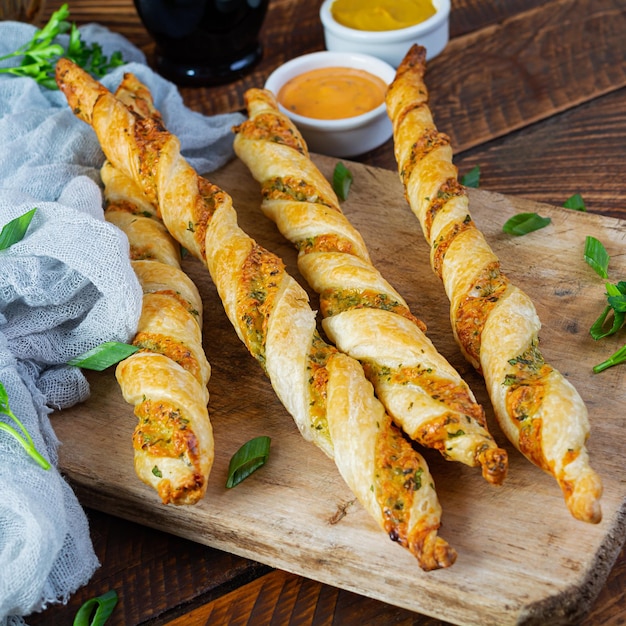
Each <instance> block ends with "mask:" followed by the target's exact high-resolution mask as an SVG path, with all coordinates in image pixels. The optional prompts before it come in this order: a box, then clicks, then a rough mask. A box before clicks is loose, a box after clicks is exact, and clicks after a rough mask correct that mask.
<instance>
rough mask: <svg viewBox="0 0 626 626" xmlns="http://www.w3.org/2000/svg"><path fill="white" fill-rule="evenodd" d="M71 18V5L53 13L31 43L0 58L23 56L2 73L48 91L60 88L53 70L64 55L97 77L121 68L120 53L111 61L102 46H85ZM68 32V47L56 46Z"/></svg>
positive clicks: (4, 59)
mask: <svg viewBox="0 0 626 626" xmlns="http://www.w3.org/2000/svg"><path fill="white" fill-rule="evenodd" d="M69 16H70V11H69V8H68V5H67V4H64V5H62V6H61V8H60V9H59V10H58V11H55V12H54V13H53V14H52V16H51V17H50V20H49V21H48V23H47V24H46V25H45V26H44V27H43V28H42V29H41V30H38V31H36V32H35V34H34V35H33V38H32V39H31V40H30V41H29V42H27V43H26V44H24V45H23V46H20V47H19V48H18V49H17V50H15V51H13V52H10V53H9V54H6V55H5V56H3V57H0V61H6V60H7V59H12V58H17V57H22V61H21V63H20V64H19V65H18V66H17V67H3V68H0V73H4V74H13V75H15V76H25V77H29V78H32V79H34V80H35V81H37V83H39V84H40V85H42V86H43V87H46V88H47V89H58V86H57V84H56V80H55V78H54V70H55V66H56V62H57V61H58V60H59V58H60V57H62V56H67V57H68V58H69V59H71V60H72V61H74V62H75V63H76V64H77V65H79V66H80V67H82V68H83V69H84V70H86V71H87V72H89V73H91V74H92V75H93V76H95V77H96V78H101V77H102V76H104V74H106V72H108V71H109V70H111V69H113V68H115V67H118V66H119V65H122V63H123V62H124V60H123V59H122V55H121V53H120V52H114V53H113V54H112V55H111V58H107V57H106V56H105V55H104V54H102V47H101V46H100V45H99V44H97V43H94V44H92V45H91V46H90V45H88V44H86V43H85V42H84V41H83V40H82V39H81V37H80V34H79V32H78V28H77V27H76V24H73V23H72V24H70V23H69V22H68V21H67V20H68V18H69ZM68 31H69V43H68V45H67V48H64V47H63V46H62V45H61V44H59V43H55V39H56V38H57V37H58V36H59V35H64V34H66V33H68Z"/></svg>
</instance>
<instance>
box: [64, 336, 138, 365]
mask: <svg viewBox="0 0 626 626" xmlns="http://www.w3.org/2000/svg"><path fill="white" fill-rule="evenodd" d="M137 350H139V348H138V347H137V346H131V345H130V344H128V343H121V342H119V341H105V342H104V343H101V344H100V345H99V346H96V347H95V348H92V349H91V350H87V352H84V353H83V354H81V355H79V356H77V357H74V358H73V359H71V360H70V361H68V365H74V366H76V367H82V368H83V369H88V370H95V371H97V372H101V371H102V370H105V369H106V368H107V367H111V365H115V364H116V363H119V362H120V361H123V360H124V359H125V358H127V357H129V356H130V355H131V354H134V353H135V352H137Z"/></svg>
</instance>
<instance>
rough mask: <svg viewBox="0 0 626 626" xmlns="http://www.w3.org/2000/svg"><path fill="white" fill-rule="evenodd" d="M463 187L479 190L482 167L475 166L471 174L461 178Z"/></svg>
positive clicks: (468, 173)
mask: <svg viewBox="0 0 626 626" xmlns="http://www.w3.org/2000/svg"><path fill="white" fill-rule="evenodd" d="M461 185H463V186H464V187H473V188H474V189H478V186H479V185H480V165H475V166H474V167H473V168H472V169H471V170H470V171H469V172H467V173H466V174H464V175H463V176H461Z"/></svg>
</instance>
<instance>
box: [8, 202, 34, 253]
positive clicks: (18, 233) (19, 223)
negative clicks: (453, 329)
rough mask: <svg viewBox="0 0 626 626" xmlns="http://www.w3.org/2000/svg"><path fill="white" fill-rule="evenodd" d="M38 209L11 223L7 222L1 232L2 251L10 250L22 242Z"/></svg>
mask: <svg viewBox="0 0 626 626" xmlns="http://www.w3.org/2000/svg"><path fill="white" fill-rule="evenodd" d="M36 210H37V208H36V207H35V208H34V209H31V210H30V211H28V212H26V213H24V215H20V216H19V217H16V218H15V219H12V220H11V221H10V222H7V223H6V224H5V225H4V226H3V227H2V230H0V250H6V249H7V248H10V247H11V246H12V245H13V244H14V243H17V242H18V241H22V239H24V235H25V234H26V231H27V230H28V227H29V226H30V223H31V222H32V220H33V217H34V215H35V211H36Z"/></svg>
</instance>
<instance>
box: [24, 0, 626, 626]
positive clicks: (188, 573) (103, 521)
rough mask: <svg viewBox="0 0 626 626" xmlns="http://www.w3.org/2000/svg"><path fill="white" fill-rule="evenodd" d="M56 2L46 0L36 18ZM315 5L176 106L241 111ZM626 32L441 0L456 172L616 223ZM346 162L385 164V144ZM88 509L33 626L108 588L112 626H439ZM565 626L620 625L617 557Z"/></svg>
mask: <svg viewBox="0 0 626 626" xmlns="http://www.w3.org/2000/svg"><path fill="white" fill-rule="evenodd" d="M60 4H61V2H60V1H57V0H54V1H53V0H49V1H48V3H47V6H46V10H45V13H44V16H43V19H47V17H48V16H49V15H50V13H51V12H52V11H53V10H55V9H56V8H58V7H59V6H60ZM320 4H321V1H320V0H271V1H270V11H269V14H268V17H267V20H266V22H265V25H264V28H263V31H262V40H263V44H264V47H265V56H264V59H263V60H262V61H261V63H260V64H259V65H258V66H257V67H256V69H255V70H254V71H253V73H252V74H250V75H249V76H247V77H246V78H244V79H242V80H240V81H238V82H236V83H233V84H229V85H225V86H223V87H214V88H210V89H209V88H207V89H192V88H184V89H181V92H182V94H183V97H184V99H185V102H186V103H187V104H188V105H189V106H190V107H191V108H194V109H196V110H199V111H201V112H203V113H206V114H214V113H219V112H225V111H233V110H240V109H242V106H243V97H242V96H243V93H244V91H245V90H246V89H247V88H249V87H252V86H262V85H263V83H264V80H265V78H266V77H267V75H268V74H269V73H270V72H271V71H272V70H273V69H274V68H275V67H276V66H277V65H279V64H280V63H282V62H284V61H285V60H287V59H289V58H291V57H293V56H297V55H298V54H302V53H306V52H313V51H316V50H321V49H323V34H322V28H321V25H320V23H319V19H318V10H319V5H320ZM70 11H71V17H72V19H73V20H75V21H76V22H77V23H78V24H83V23H86V22H91V21H98V22H100V23H103V24H106V25H107V26H109V27H110V28H111V29H113V30H116V31H118V32H120V33H122V34H124V35H125V36H127V37H128V38H129V39H130V40H131V41H133V42H134V43H136V44H137V45H138V46H140V47H141V48H142V49H144V50H145V51H146V53H147V55H148V58H149V59H150V58H151V54H152V49H153V48H152V43H151V41H150V39H149V37H148V36H147V34H146V32H145V31H144V29H143V28H142V26H141V24H140V22H139V19H138V17H137V14H136V12H135V9H134V6H133V4H132V1H131V0H108V1H107V2H106V3H103V2H99V1H96V0H73V1H71V2H70ZM625 35H626V0H551V1H546V0H489V1H488V0H453V1H452V13H451V41H450V44H449V45H448V47H447V49H446V50H445V51H444V52H443V54H441V56H439V57H438V58H436V59H434V60H433V61H432V62H431V63H430V65H429V74H428V84H429V88H430V91H431V105H432V108H433V111H434V114H435V119H436V121H437V125H438V127H439V128H440V129H441V130H443V131H445V132H446V133H448V134H450V135H451V137H452V144H453V146H454V148H455V154H456V156H455V162H456V164H457V166H458V168H459V170H460V172H461V174H462V173H464V172H466V171H468V170H470V169H471V168H472V167H474V166H475V165H479V166H480V170H481V180H480V184H481V187H482V188H484V189H487V190H492V191H497V192H501V193H504V194H511V195H518V196H523V197H526V198H530V199H532V200H536V201H540V202H547V203H551V204H556V205H561V204H562V203H563V202H564V201H565V200H566V199H567V198H568V197H569V196H571V195H573V194H575V193H580V194H581V195H582V196H583V198H584V200H585V203H586V205H587V209H588V210H589V211H591V212H596V213H600V214H603V215H610V216H614V217H619V218H622V219H626V183H625V182H624V181H625V179H626V115H625V113H626V36H625ZM356 160H358V161H361V162H363V163H366V164H370V165H375V166H378V167H383V168H388V169H395V167H396V165H395V161H394V157H393V152H392V146H391V143H390V142H388V143H387V144H385V145H383V146H381V147H380V148H378V149H376V150H374V151H372V152H370V153H368V154H365V155H362V156H361V157H360V158H358V159H356ZM622 278H624V277H622ZM616 393H622V394H623V393H624V390H616ZM625 457H626V453H625ZM87 513H88V516H89V519H90V523H91V533H92V538H93V541H94V544H95V549H96V552H97V554H98V556H99V558H100V560H101V563H102V567H101V568H100V569H99V570H98V571H97V572H96V574H95V575H94V577H93V579H92V580H91V582H90V583H89V584H88V585H87V586H85V587H84V588H82V589H80V590H78V591H77V592H76V593H75V594H74V595H73V596H72V597H71V599H70V601H69V603H68V604H67V606H57V607H51V608H49V609H48V610H47V611H45V612H44V613H42V614H38V615H33V616H31V617H30V618H29V619H28V622H29V624H31V625H33V626H36V625H42V624H55V625H57V624H59V625H63V624H71V623H72V620H73V616H74V615H75V613H76V611H77V609H78V608H79V607H80V605H81V604H82V603H83V602H85V601H86V600H87V599H89V598H91V597H93V596H97V595H100V594H102V593H104V592H106V591H108V590H110V589H115V590H116V591H117V592H118V594H119V598H120V599H119V604H118V606H117V607H116V610H115V612H114V614H113V615H112V617H111V618H110V621H109V622H108V623H109V624H111V625H112V626H113V625H124V626H129V625H133V624H150V625H157V624H170V625H174V624H177V625H182V624H215V625H221V624H251V625H255V626H256V625H262V624H276V625H286V624H289V625H291V626H296V625H301V624H311V625H322V624H324V625H326V624H336V625H341V626H351V625H353V626H362V625H363V624H368V625H371V624H380V625H387V624H402V625H408V624H412V625H414V626H417V625H419V626H427V625H429V626H434V625H435V624H437V625H441V624H444V622H441V621H439V620H434V619H432V618H429V617H426V616H421V615H418V614H414V613H410V612H408V611H406V610H403V609H399V608H396V607H393V606H390V605H387V604H384V603H382V602H379V601H375V600H371V599H368V598H364V597H361V596H357V595H355V594H353V593H349V592H346V591H342V590H339V589H335V588H333V587H329V586H327V585H323V584H320V583H317V582H314V581H311V580H307V579H305V578H301V577H298V576H294V575H291V574H289V573H285V572H282V571H277V570H272V569H270V568H268V567H266V566H264V565H261V564H258V563H255V562H252V561H249V560H247V559H243V558H240V557H237V556H234V555H231V554H227V553H224V552H220V551H218V550H214V549H211V548H208V547H205V546H202V545H198V544H195V543H192V542H190V541H187V540H184V539H180V538H177V537H175V536H172V535H168V534H164V533H160V532H158V531H155V530H152V529H148V528H144V527H141V526H138V525H136V524H133V523H130V522H127V521H124V520H121V519H117V518H114V517H111V516H109V515H106V514H103V513H100V512H98V511H95V510H91V509H89V510H88V511H87ZM577 624H578V625H579V626H599V625H602V626H610V625H615V626H616V625H618V624H626V553H625V551H624V550H622V552H621V554H620V555H619V557H618V558H617V561H616V563H615V565H614V568H613V570H612V572H611V574H610V576H609V578H608V580H607V582H606V584H605V586H604V587H603V589H602V590H601V592H600V594H599V595H598V597H597V598H596V600H595V602H594V604H593V606H592V609H591V611H590V613H589V614H588V615H587V617H586V618H585V619H584V620H582V621H580V620H579V621H578V622H577Z"/></svg>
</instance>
